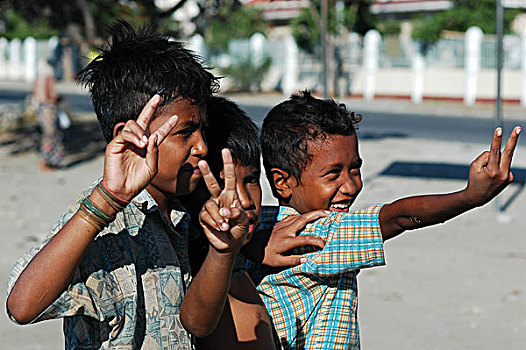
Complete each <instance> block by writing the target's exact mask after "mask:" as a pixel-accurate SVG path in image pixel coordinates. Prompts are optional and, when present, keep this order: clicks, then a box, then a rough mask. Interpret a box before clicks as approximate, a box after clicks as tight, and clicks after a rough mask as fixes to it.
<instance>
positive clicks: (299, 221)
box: [263, 210, 329, 267]
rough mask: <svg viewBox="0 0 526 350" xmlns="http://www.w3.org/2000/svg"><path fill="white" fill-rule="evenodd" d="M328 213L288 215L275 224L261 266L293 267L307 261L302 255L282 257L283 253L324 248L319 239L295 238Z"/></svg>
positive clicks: (315, 212) (323, 242)
mask: <svg viewBox="0 0 526 350" xmlns="http://www.w3.org/2000/svg"><path fill="white" fill-rule="evenodd" d="M327 215H329V213H328V212H327V211H325V210H315V211H311V212H308V213H305V214H301V215H290V216H288V217H286V218H285V219H283V220H282V221H280V222H278V223H276V224H275V225H274V227H273V228H272V233H271V235H270V239H269V241H268V243H267V246H266V247H265V256H264V257H263V264H264V265H268V266H272V267H287V266H295V265H298V264H301V263H304V262H306V261H307V258H306V257H304V256H303V255H283V254H284V253H285V252H287V251H289V250H291V249H294V248H298V247H301V246H306V245H310V246H315V247H318V248H320V249H323V247H325V241H323V240H322V239H321V238H318V237H314V236H310V235H304V236H297V234H298V232H300V231H302V230H303V229H304V228H305V226H306V225H307V224H308V223H310V222H313V221H315V220H317V219H319V218H321V217H325V216H327Z"/></svg>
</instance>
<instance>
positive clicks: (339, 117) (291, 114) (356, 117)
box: [261, 90, 362, 185]
mask: <svg viewBox="0 0 526 350" xmlns="http://www.w3.org/2000/svg"><path fill="white" fill-rule="evenodd" d="M361 118H362V116H361V115H360V114H355V113H354V112H349V111H348V110H347V107H346V106H345V105H344V104H343V103H340V104H338V103H336V102H335V101H334V100H332V99H327V100H322V99H318V98H315V97H313V96H312V95H311V94H310V92H309V91H308V90H305V91H303V92H301V94H299V95H292V96H291V97H290V99H288V100H286V101H284V102H281V103H280V104H278V105H276V106H275V107H274V108H272V109H271V110H270V112H268V114H267V116H266V117H265V120H264V121H263V127H262V129H261V152H262V154H263V165H264V167H265V170H266V173H267V177H268V179H269V182H270V183H271V185H272V183H273V181H272V178H271V176H272V175H271V172H270V170H271V169H272V168H279V169H282V170H285V171H287V172H288V173H289V174H290V175H291V176H293V177H294V178H295V179H296V180H297V181H298V182H301V173H302V171H303V170H305V167H306V166H307V164H308V162H309V161H310V160H311V159H312V153H311V152H310V145H311V143H313V142H321V141H323V140H325V139H326V138H327V137H328V136H329V135H352V134H353V133H355V130H356V127H355V124H357V123H358V122H360V120H361Z"/></svg>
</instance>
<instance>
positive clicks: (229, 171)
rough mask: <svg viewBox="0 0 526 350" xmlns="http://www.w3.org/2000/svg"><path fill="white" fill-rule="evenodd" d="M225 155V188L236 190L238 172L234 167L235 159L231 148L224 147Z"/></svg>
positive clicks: (223, 152) (222, 153) (223, 153)
mask: <svg viewBox="0 0 526 350" xmlns="http://www.w3.org/2000/svg"><path fill="white" fill-rule="evenodd" d="M221 155H222V156H223V174H224V176H225V190H227V191H236V172H235V168H234V161H233V160H232V154H231V153H230V150H229V149H227V148H224V149H223V150H222V151H221Z"/></svg>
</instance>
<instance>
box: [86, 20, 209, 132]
mask: <svg viewBox="0 0 526 350" xmlns="http://www.w3.org/2000/svg"><path fill="white" fill-rule="evenodd" d="M108 32H109V34H110V35H111V43H108V44H107V45H106V46H105V47H104V48H102V49H101V50H100V52H101V53H100V54H99V55H98V56H97V57H96V58H95V59H94V60H93V61H91V63H89V64H88V65H87V66H86V68H84V69H83V70H82V71H80V72H79V82H80V83H82V84H84V85H85V86H89V90H90V94H91V99H92V102H93V107H94V109H95V113H96V114H97V118H98V119H99V122H100V124H101V127H102V132H103V135H104V138H105V139H106V141H107V142H110V141H111V140H112V138H113V129H114V127H115V125H116V124H118V123H120V122H126V121H128V120H130V119H136V118H137V117H138V116H139V114H140V112H141V110H142V109H143V107H144V105H145V104H146V102H147V101H148V100H149V99H150V98H151V97H152V96H153V95H155V94H157V93H158V94H160V95H161V97H162V103H161V106H162V105H166V104H169V103H170V102H172V101H173V100H175V99H177V98H178V97H181V98H184V99H189V100H191V101H192V103H196V104H199V105H202V106H204V104H205V103H206V102H207V101H208V99H209V98H210V97H211V95H212V93H213V92H216V91H217V90H218V88H219V84H218V78H216V77H214V75H213V74H211V73H210V72H208V71H207V70H206V69H205V68H203V66H202V65H201V62H200V58H199V57H198V56H196V55H195V54H194V53H192V52H191V51H189V50H187V49H185V48H184V46H183V44H181V43H180V42H177V41H172V40H170V39H168V38H166V37H163V36H162V35H160V34H157V33H155V32H154V31H153V30H152V28H151V27H150V26H144V27H142V28H141V29H139V30H138V31H135V30H134V29H133V27H132V26H131V25H130V24H129V23H127V22H125V21H123V20H119V21H116V22H115V23H113V24H112V25H110V27H109V29H108Z"/></svg>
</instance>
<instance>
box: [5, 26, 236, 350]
mask: <svg viewBox="0 0 526 350" xmlns="http://www.w3.org/2000/svg"><path fill="white" fill-rule="evenodd" d="M109 32H110V34H111V36H112V41H111V44H109V45H108V46H107V47H105V48H104V49H102V50H101V54H100V55H99V56H98V57H97V58H95V59H94V60H93V61H92V62H91V63H90V64H89V65H88V66H87V67H86V68H85V69H84V70H83V71H82V72H81V73H80V77H81V78H80V79H81V82H83V83H85V84H86V85H88V86H89V87H90V93H91V98H92V101H93V105H94V108H95V112H96V114H97V118H98V119H99V122H100V125H101V127H102V132H103V134H104V137H105V139H106V140H107V142H108V145H107V147H106V152H105V160H104V170H103V176H102V179H99V180H97V181H95V182H94V183H93V185H92V186H91V187H90V188H89V189H88V190H87V191H85V192H83V193H82V195H81V196H80V197H79V199H78V200H76V201H75V202H74V203H73V204H72V205H71V206H70V207H69V209H68V210H67V212H66V213H65V214H64V215H63V216H62V217H61V218H60V219H59V220H58V221H57V222H56V224H55V226H54V228H53V230H52V231H51V233H50V234H49V235H48V236H47V238H46V239H45V240H44V242H43V243H42V244H41V245H40V246H39V247H37V248H35V249H33V250H31V251H29V252H28V253H27V254H26V255H25V256H23V257H22V258H21V259H20V260H18V261H17V263H16V264H15V266H14V268H13V270H12V272H11V275H10V277H9V281H8V296H7V302H6V303H7V310H8V313H9V316H10V318H11V319H12V320H13V321H15V322H18V323H21V324H27V323H34V322H38V321H42V320H46V319H52V318H64V335H65V347H66V348H67V349H99V348H104V349H110V348H111V349H161V348H163V349H165V348H170V349H190V348H192V347H193V344H192V339H191V335H190V334H189V333H188V332H187V331H186V330H185V329H184V327H183V326H182V324H181V320H180V310H181V304H182V301H183V297H184V295H185V293H186V291H187V287H188V284H189V281H190V264H189V260H188V252H187V239H188V229H187V226H188V216H187V214H186V212H185V211H184V210H183V209H182V207H181V205H180V203H179V202H178V200H177V199H176V198H175V197H176V196H178V195H182V194H185V193H190V192H192V191H193V190H194V189H195V187H196V185H197V183H198V181H199V179H200V178H201V172H200V170H199V167H198V163H199V161H200V160H202V159H203V157H204V156H205V155H206V153H207V146H206V143H205V140H204V138H203V132H202V128H203V124H205V123H206V120H205V118H206V116H205V106H206V103H207V101H208V100H209V98H210V97H211V95H212V93H213V92H215V91H216V90H217V87H218V83H217V79H216V78H215V77H214V76H213V75H212V74H211V73H209V72H207V71H206V70H205V69H204V68H203V67H202V66H201V64H200V63H199V60H198V58H197V57H196V56H194V55H193V54H192V53H191V52H190V51H188V50H186V49H184V47H183V46H182V44H180V43H178V42H175V41H171V40H168V39H167V38H164V37H162V36H160V35H158V34H156V33H154V32H152V31H151V30H150V29H147V28H145V29H142V30H140V31H138V32H136V31H135V30H134V29H133V28H132V27H131V26H130V25H129V24H127V23H126V22H123V21H119V22H117V23H115V24H114V25H113V26H112V27H111V28H110V31H109ZM144 106H145V107H144ZM210 257H211V258H212V259H214V261H215V262H217V263H220V264H228V263H229V259H230V258H228V257H226V258H225V257H224V256H218V255H217V254H215V253H214V252H213V251H211V252H210V254H209V256H207V259H208V258H210ZM205 272H206V271H205ZM205 277H206V276H205ZM213 292H214V290H213V288H211V289H210V293H213ZM194 312H198V310H194Z"/></svg>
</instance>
